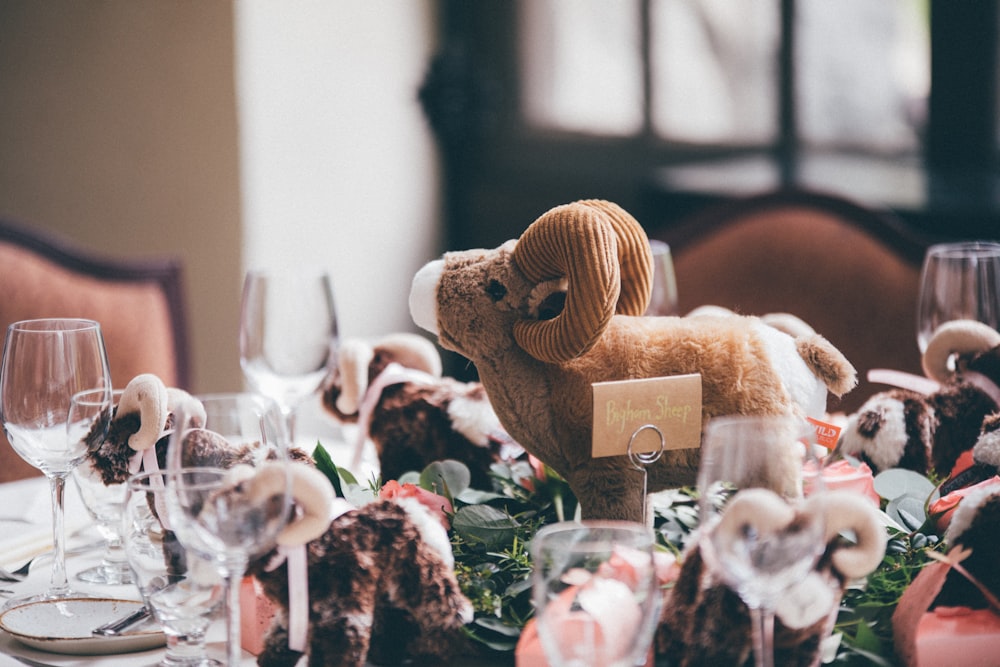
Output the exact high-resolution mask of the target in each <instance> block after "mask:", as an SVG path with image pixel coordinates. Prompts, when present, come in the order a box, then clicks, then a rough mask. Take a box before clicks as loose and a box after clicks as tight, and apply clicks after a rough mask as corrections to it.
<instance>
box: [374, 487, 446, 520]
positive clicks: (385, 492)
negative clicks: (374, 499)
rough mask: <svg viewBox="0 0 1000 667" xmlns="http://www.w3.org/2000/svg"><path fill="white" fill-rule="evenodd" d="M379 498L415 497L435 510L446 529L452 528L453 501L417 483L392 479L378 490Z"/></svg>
mask: <svg viewBox="0 0 1000 667" xmlns="http://www.w3.org/2000/svg"><path fill="white" fill-rule="evenodd" d="M378 497H379V498H385V499H387V500H392V499H394V498H413V499H414V500H416V501H418V502H419V503H420V504H421V505H423V506H424V507H426V508H427V509H429V510H430V511H431V512H433V513H434V514H435V515H436V516H437V517H438V518H439V519H440V520H441V524H442V525H443V526H444V527H445V530H447V529H448V528H450V525H449V524H448V517H449V516H450V515H451V514H453V513H454V511H455V510H454V508H452V506H451V502H450V501H449V500H448V499H447V498H445V497H444V496H440V495H438V494H436V493H432V492H431V491H428V490H427V489H423V488H421V487H419V486H417V485H416V484H409V483H407V484H400V483H399V482H397V481H396V480H394V479H392V480H389V481H388V482H386V483H385V484H383V485H382V488H381V489H379V492H378Z"/></svg>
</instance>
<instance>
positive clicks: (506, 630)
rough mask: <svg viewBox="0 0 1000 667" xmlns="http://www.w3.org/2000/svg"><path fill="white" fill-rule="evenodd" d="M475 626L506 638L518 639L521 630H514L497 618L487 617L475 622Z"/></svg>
mask: <svg viewBox="0 0 1000 667" xmlns="http://www.w3.org/2000/svg"><path fill="white" fill-rule="evenodd" d="M475 624H476V625H478V626H480V627H483V628H486V629H487V630H491V631H493V632H495V633H497V634H499V635H504V636H506V637H515V638H517V637H520V636H521V628H515V627H513V626H511V625H509V624H507V623H504V622H503V621H501V620H500V619H499V618H490V617H489V616H481V617H480V618H477V619H476V620H475Z"/></svg>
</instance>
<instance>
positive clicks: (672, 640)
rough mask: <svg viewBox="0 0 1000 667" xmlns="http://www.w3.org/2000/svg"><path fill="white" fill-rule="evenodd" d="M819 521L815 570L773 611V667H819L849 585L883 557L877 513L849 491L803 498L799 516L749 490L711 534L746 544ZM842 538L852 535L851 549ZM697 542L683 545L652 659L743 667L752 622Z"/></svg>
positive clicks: (686, 665) (772, 496)
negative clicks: (821, 546) (821, 542)
mask: <svg viewBox="0 0 1000 667" xmlns="http://www.w3.org/2000/svg"><path fill="white" fill-rule="evenodd" d="M817 515H818V516H821V517H822V520H823V522H824V525H825V532H826V540H825V543H826V545H827V546H826V551H825V553H824V554H823V556H822V557H821V558H820V561H819V562H818V563H817V565H816V567H815V569H814V570H813V571H812V572H811V573H810V574H809V575H808V576H807V577H806V578H805V579H804V580H803V581H802V582H800V583H799V584H797V585H796V586H794V587H793V588H792V590H790V591H789V592H787V593H786V594H785V595H783V596H782V598H781V600H780V601H779V603H778V606H777V608H776V609H775V617H776V618H775V660H774V664H776V665H802V666H803V667H805V666H807V665H814V664H818V653H819V645H820V642H821V641H822V640H823V639H824V638H825V637H826V636H827V635H828V634H829V631H830V628H831V615H832V614H836V612H837V609H838V607H839V603H840V596H841V595H842V594H843V591H844V590H845V587H846V586H847V584H848V583H850V582H851V581H852V580H854V579H858V578H861V577H865V576H867V575H868V574H869V573H871V572H872V571H873V570H874V569H875V568H876V567H877V566H878V564H879V563H880V562H881V561H882V557H883V556H884V555H885V547H886V532H885V528H884V527H883V525H882V523H881V521H880V519H879V515H878V512H877V510H876V509H875V508H874V507H873V506H872V504H871V503H870V502H868V501H867V500H866V499H864V498H862V497H860V496H858V495H857V494H856V493H854V492H851V491H830V492H827V493H825V494H822V495H819V496H815V497H812V498H808V499H806V500H805V502H803V503H802V505H801V507H800V508H799V509H798V510H795V509H793V508H792V506H790V505H788V504H787V503H786V502H785V500H783V499H782V498H781V497H780V496H779V495H777V494H776V493H774V492H772V491H770V490H768V489H759V488H753V489H746V490H744V491H740V492H738V493H736V494H735V495H734V496H733V497H732V498H731V499H730V500H729V503H728V505H727V507H726V510H725V512H724V513H723V515H722V518H721V520H720V522H719V524H718V525H717V527H716V529H715V530H716V531H717V532H719V531H721V532H722V533H723V536H725V535H726V534H729V535H732V536H733V537H734V538H736V539H743V537H742V536H745V535H747V534H750V533H752V534H755V535H767V534H770V533H774V534H780V533H781V532H782V531H794V530H795V529H796V525H797V524H798V523H799V522H800V521H802V520H803V518H805V519H808V517H810V516H817ZM841 534H844V535H851V536H852V537H853V538H854V542H853V543H852V544H848V543H847V542H846V541H845V540H844V539H843V538H842V537H841ZM700 539H703V538H701V537H700V536H699V538H698V539H696V541H694V542H693V543H692V544H690V545H689V546H688V549H687V551H686V552H685V555H684V562H683V564H682V566H681V571H680V575H679V576H678V579H677V582H676V584H675V585H674V587H673V588H672V589H671V590H670V592H669V593H668V594H667V597H666V600H665V604H664V612H663V616H662V619H661V624H660V627H659V628H658V630H657V636H656V649H657V653H660V654H665V655H669V656H670V660H671V664H676V665H679V666H680V667H692V666H693V665H743V664H746V663H747V660H748V658H749V657H750V655H751V650H752V648H751V647H752V642H751V627H752V624H751V620H750V614H749V611H748V609H747V607H746V605H745V604H743V602H742V601H741V600H740V598H739V597H738V596H737V595H736V594H735V593H734V592H733V591H732V590H730V589H729V588H728V587H726V586H725V585H724V584H723V583H721V581H720V580H719V578H718V577H717V576H716V575H715V574H713V573H712V571H711V570H710V569H709V568H708V567H707V565H706V563H705V560H704V559H703V557H702V553H701V546H700Z"/></svg>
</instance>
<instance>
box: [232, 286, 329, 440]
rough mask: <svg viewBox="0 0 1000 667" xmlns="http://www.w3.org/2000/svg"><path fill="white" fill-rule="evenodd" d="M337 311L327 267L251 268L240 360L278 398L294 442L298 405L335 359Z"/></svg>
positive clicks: (259, 387)
mask: <svg viewBox="0 0 1000 667" xmlns="http://www.w3.org/2000/svg"><path fill="white" fill-rule="evenodd" d="M336 345H337V315H336V310H335V309H334V303H333V284H332V281H331V280H330V276H329V274H327V273H311V274H306V273H297V272H286V273H280V272H264V271H250V272H248V273H247V276H246V279H245V281H244V283H243V300H242V304H241V307H240V366H241V367H242V369H243V374H244V376H245V377H246V379H247V381H248V382H249V384H250V387H251V388H252V389H253V390H254V391H256V392H258V393H261V394H263V395H265V396H268V397H270V398H273V399H274V400H275V401H277V402H278V405H279V406H280V407H281V410H282V412H283V413H284V415H285V419H286V420H287V425H288V432H289V435H290V437H291V440H292V442H295V411H296V408H297V407H298V406H299V405H300V404H301V402H302V401H303V400H304V399H305V398H306V397H308V396H310V395H312V394H314V393H315V392H317V391H318V390H319V388H320V386H321V385H322V383H323V380H324V379H325V378H326V377H327V374H328V373H329V372H330V369H331V368H332V367H333V364H334V363H335V358H336V357H335V353H336Z"/></svg>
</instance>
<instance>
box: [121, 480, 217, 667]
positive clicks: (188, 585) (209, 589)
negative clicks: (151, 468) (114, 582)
mask: <svg viewBox="0 0 1000 667" xmlns="http://www.w3.org/2000/svg"><path fill="white" fill-rule="evenodd" d="M125 489H126V490H125V495H124V501H123V505H122V508H123V509H122V529H121V532H122V537H123V542H124V545H125V553H126V557H127V559H128V564H129V566H130V567H131V569H132V570H133V572H134V573H135V578H136V582H135V583H136V585H137V586H138V588H139V593H140V594H141V595H142V599H143V602H145V603H146V606H147V607H149V610H150V611H151V612H152V614H153V618H155V619H156V620H157V621H158V622H159V624H160V626H162V628H163V633H164V634H165V635H166V638H167V653H166V655H165V656H164V658H163V660H161V661H160V663H159V665H160V667H209V666H211V665H221V663H220V662H219V661H218V660H213V659H210V658H209V657H208V656H207V654H206V651H205V631H206V630H207V629H208V626H209V624H210V623H211V621H212V616H213V614H214V612H215V610H216V609H218V608H219V607H220V606H221V605H222V603H223V598H224V584H223V581H222V577H221V575H220V574H219V571H218V569H217V568H216V567H215V563H213V562H212V561H210V560H208V559H206V558H202V557H200V556H199V555H198V554H197V553H195V552H194V551H188V550H186V549H185V548H184V547H183V546H182V545H181V544H180V543H179V542H178V541H177V536H176V535H175V534H174V532H173V531H170V530H167V529H166V528H165V527H164V525H163V521H161V520H160V517H159V516H158V514H157V508H162V507H165V506H166V501H165V499H164V498H163V493H164V485H163V474H162V473H161V472H152V473H150V472H145V473H140V474H138V475H133V476H132V477H130V478H129V480H128V481H127V482H126V484H125Z"/></svg>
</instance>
